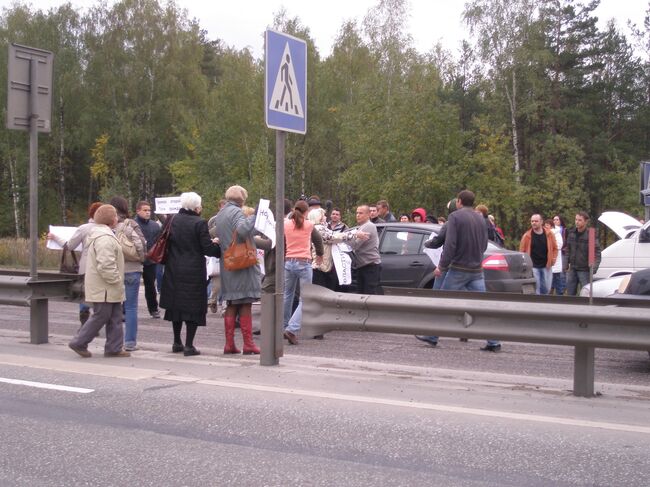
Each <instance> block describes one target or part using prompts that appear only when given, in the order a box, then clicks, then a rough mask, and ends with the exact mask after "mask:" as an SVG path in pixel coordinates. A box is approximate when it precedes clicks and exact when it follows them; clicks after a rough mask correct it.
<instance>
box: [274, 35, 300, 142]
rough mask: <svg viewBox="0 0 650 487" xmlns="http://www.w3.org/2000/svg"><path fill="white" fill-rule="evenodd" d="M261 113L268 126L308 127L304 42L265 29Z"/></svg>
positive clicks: (282, 128)
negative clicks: (262, 108) (262, 111)
mask: <svg viewBox="0 0 650 487" xmlns="http://www.w3.org/2000/svg"><path fill="white" fill-rule="evenodd" d="M265 68H266V69H265V83H264V105H265V107H264V114H265V119H266V126H267V127H268V128H271V129H277V130H284V131H287V132H295V133H298V134H304V133H305V132H306V131H307V43H306V42H305V41H303V40H302V39H298V38H296V37H293V36H290V35H288V34H283V33H282V32H276V31H274V30H267V31H266V56H265Z"/></svg>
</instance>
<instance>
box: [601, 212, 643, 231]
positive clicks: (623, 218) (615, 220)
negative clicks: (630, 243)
mask: <svg viewBox="0 0 650 487" xmlns="http://www.w3.org/2000/svg"><path fill="white" fill-rule="evenodd" d="M598 221H599V222H601V223H604V224H605V225H607V226H608V227H609V228H610V229H611V230H612V231H613V232H614V233H615V234H616V235H618V237H619V238H629V237H630V236H632V235H634V233H636V231H637V230H639V228H641V222H639V220H637V219H636V218H632V217H631V216H630V215H628V214H626V213H621V212H620V211H606V212H605V213H603V214H602V215H600V217H599V218H598Z"/></svg>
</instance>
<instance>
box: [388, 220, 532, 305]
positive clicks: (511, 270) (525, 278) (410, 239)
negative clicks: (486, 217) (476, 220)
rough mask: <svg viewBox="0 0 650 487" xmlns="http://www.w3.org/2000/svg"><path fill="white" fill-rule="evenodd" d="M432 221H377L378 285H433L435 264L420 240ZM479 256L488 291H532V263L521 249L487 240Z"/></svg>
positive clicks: (434, 228)
mask: <svg viewBox="0 0 650 487" xmlns="http://www.w3.org/2000/svg"><path fill="white" fill-rule="evenodd" d="M440 228H441V225H437V224H432V223H378V224H377V233H378V234H379V253H380V254H381V282H380V284H381V285H382V286H396V287H416V288H426V287H428V288H430V287H433V281H434V279H435V278H434V275H433V271H434V270H435V268H436V266H435V265H434V263H433V261H432V260H431V258H430V257H429V256H428V255H427V254H426V253H425V250H426V251H429V249H425V247H424V242H425V241H427V240H428V239H429V237H431V235H432V234H437V233H438V232H439V231H440ZM484 257H485V258H484V259H483V272H484V275H485V286H486V288H487V290H488V291H491V292H514V293H525V294H534V293H535V278H534V277H533V263H532V261H531V259H530V256H529V255H528V254H526V253H523V252H518V251H514V250H508V249H505V248H503V247H500V246H499V245H497V244H495V243H494V242H488V247H487V250H486V251H485V254H484Z"/></svg>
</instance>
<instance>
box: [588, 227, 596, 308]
mask: <svg viewBox="0 0 650 487" xmlns="http://www.w3.org/2000/svg"><path fill="white" fill-rule="evenodd" d="M588 237H589V243H588V245H589V304H594V265H596V229H595V228H589V235H588Z"/></svg>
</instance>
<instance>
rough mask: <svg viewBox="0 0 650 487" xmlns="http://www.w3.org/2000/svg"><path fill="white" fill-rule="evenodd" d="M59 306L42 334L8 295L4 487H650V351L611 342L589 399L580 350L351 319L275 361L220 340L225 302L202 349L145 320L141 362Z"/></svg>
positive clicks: (71, 308)
mask: <svg viewBox="0 0 650 487" xmlns="http://www.w3.org/2000/svg"><path fill="white" fill-rule="evenodd" d="M142 302H143V300H142ZM142 302H141V316H145V315H146V312H145V311H144V308H143V307H142ZM50 308H51V309H50V343H49V344H45V345H38V346H36V345H31V344H29V343H28V342H29V339H28V337H29V333H28V329H29V324H28V316H29V310H28V309H27V308H18V307H10V306H0V313H1V315H2V318H1V319H0V371H1V372H0V421H1V423H0V424H2V426H1V427H0V438H1V441H0V465H1V467H2V468H0V485H2V486H14V485H15V486H26V485H29V486H35V485H36V486H69V485H93V486H103V485H106V486H112V485H136V486H139V485H142V486H149V485H156V486H160V485H174V486H176V485H187V486H194V485H197V486H198V485H201V486H205V485H215V486H217V485H231V484H233V483H237V484H240V485H269V486H285V485H305V486H312V485H314V486H320V485H323V486H326V485H327V486H330V485H341V486H362V485H382V486H383V485H404V486H410V485H440V486H523V485H525V486H542V485H543V486H546V485H549V486H551V485H552V486H565V485H567V486H568V485H571V486H574V485H580V486H583V485H584V486H586V485H589V486H593V485H598V486H600V485H602V486H611V485H625V486H645V485H648V484H649V482H648V480H647V479H648V478H649V476H650V455H648V449H649V447H650V420H649V418H650V384H648V377H649V373H650V361H649V360H648V356H647V354H644V353H640V352H625V351H606V350H598V351H597V360H596V380H597V383H596V389H597V390H598V391H599V392H600V393H601V395H600V396H599V397H596V398H591V399H585V398H576V397H574V396H572V395H571V393H570V392H569V390H570V388H571V380H572V364H573V352H572V350H571V349H570V348H568V347H556V346H541V345H525V344H514V343H506V344H505V345H504V351H503V352H502V353H500V354H492V353H485V352H480V351H479V350H478V348H479V347H480V345H481V343H480V342H477V341H470V342H469V343H461V342H459V341H457V340H453V339H442V340H441V345H440V346H439V347H438V348H436V349H432V348H430V347H427V346H426V345H424V344H422V343H420V342H418V341H416V340H414V339H413V338H411V337H407V336H400V335H381V334H364V333H342V332H341V333H331V334H328V335H326V337H325V339H324V340H303V341H301V342H300V344H299V345H298V346H291V347H289V346H286V347H285V356H284V357H283V358H281V359H280V365H279V366H277V367H261V366H259V361H258V358H256V357H250V356H249V357H244V356H241V355H240V356H229V357H224V356H223V355H222V354H220V353H219V349H220V348H221V347H222V346H223V332H222V330H221V326H220V321H219V320H218V319H217V317H216V316H215V315H210V316H209V322H208V326H207V327H206V329H202V330H200V331H199V334H198V338H197V346H198V347H199V348H201V350H202V352H203V354H202V355H201V356H199V357H188V358H185V357H182V356H178V355H175V354H172V353H171V352H170V350H169V349H170V345H171V330H170V328H169V324H168V323H166V322H164V321H162V320H153V319H149V318H142V319H141V322H140V323H141V326H140V333H139V342H140V346H141V350H139V351H137V352H135V353H134V354H133V356H132V357H131V358H126V359H114V358H113V359H107V358H104V357H103V356H102V354H101V352H102V344H103V340H102V339H101V338H99V339H97V340H95V342H94V343H93V344H92V346H91V350H92V351H93V354H94V355H93V357H92V358H90V359H82V358H80V357H78V356H77V355H76V354H74V353H73V352H72V351H70V350H69V349H67V347H66V343H67V340H68V339H69V336H70V334H71V333H73V332H74V330H76V328H77V327H78V324H77V321H76V314H77V313H76V306H75V305H73V304H66V303H51V307H50ZM238 341H240V339H239V337H238ZM16 381H32V382H36V383H37V384H30V383H25V382H18V383H17V382H16ZM44 384H45V385H47V387H57V388H56V389H44V388H43V387H45V386H44ZM61 386H66V387H71V388H85V389H87V390H78V389H71V390H62V389H61Z"/></svg>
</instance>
